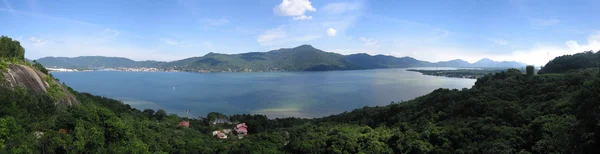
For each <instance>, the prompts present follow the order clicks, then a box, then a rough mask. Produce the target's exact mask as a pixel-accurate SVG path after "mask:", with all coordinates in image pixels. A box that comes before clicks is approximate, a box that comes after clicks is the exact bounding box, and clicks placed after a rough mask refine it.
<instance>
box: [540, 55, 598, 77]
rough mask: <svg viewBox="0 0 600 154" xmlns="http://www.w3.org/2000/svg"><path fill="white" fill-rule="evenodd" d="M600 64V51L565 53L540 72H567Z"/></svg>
mask: <svg viewBox="0 0 600 154" xmlns="http://www.w3.org/2000/svg"><path fill="white" fill-rule="evenodd" d="M599 66H600V51H598V52H596V53H594V52H592V51H586V52H582V53H576V54H573V55H564V56H559V57H556V58H554V59H552V60H551V61H550V62H548V63H547V64H546V65H544V67H542V69H541V70H540V71H539V72H538V73H540V74H544V73H565V72H567V71H569V70H573V69H579V68H592V67H599Z"/></svg>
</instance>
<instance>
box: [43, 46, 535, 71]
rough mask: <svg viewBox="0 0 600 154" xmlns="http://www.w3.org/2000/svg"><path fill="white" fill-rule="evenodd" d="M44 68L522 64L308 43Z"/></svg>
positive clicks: (49, 61) (77, 60)
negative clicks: (344, 50)
mask: <svg viewBox="0 0 600 154" xmlns="http://www.w3.org/2000/svg"><path fill="white" fill-rule="evenodd" d="M37 61H38V62H40V63H41V64H43V65H44V66H47V67H58V68H76V69H100V68H119V67H123V68H141V67H145V68H159V69H162V70H179V71H187V72H271V71H331V70H359V69H377V68H407V67H495V68H520V67H523V66H525V64H523V63H520V62H512V61H493V60H490V59H487V58H484V59H482V60H480V61H477V62H475V63H468V62H466V61H464V60H460V59H457V60H451V61H441V62H437V63H432V62H427V61H422V60H417V59H415V58H412V57H394V56H386V55H369V54H364V53H361V54H351V55H341V54H338V53H333V52H326V51H323V50H320V49H317V48H315V47H313V46H311V45H301V46H298V47H294V48H282V49H278V50H271V51H268V52H249V53H241V54H220V53H212V52H211V53H208V54H206V55H204V56H200V57H190V58H185V59H181V60H176V61H171V62H161V61H133V60H131V59H127V58H120V57H101V56H83V57H74V58H67V57H44V58H40V59H38V60H37Z"/></svg>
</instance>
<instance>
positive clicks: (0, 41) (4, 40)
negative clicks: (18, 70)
mask: <svg viewBox="0 0 600 154" xmlns="http://www.w3.org/2000/svg"><path fill="white" fill-rule="evenodd" d="M0 57H4V58H17V59H19V60H24V59H25V49H24V48H23V47H22V46H21V43H19V41H17V40H13V39H12V38H9V37H7V36H4V35H2V36H1V37H0Z"/></svg>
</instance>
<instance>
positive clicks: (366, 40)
mask: <svg viewBox="0 0 600 154" xmlns="http://www.w3.org/2000/svg"><path fill="white" fill-rule="evenodd" d="M360 41H362V42H363V43H364V45H365V46H366V47H376V46H377V40H375V39H369V38H365V37H360Z"/></svg>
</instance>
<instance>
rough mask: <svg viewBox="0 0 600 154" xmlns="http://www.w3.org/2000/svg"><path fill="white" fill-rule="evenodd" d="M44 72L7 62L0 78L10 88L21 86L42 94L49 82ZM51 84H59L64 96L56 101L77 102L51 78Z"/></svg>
mask: <svg viewBox="0 0 600 154" xmlns="http://www.w3.org/2000/svg"><path fill="white" fill-rule="evenodd" d="M46 76H47V75H46V74H44V73H42V72H40V71H37V70H35V69H33V68H31V67H29V66H26V65H19V64H9V65H8V68H7V69H6V71H3V72H2V79H3V80H4V81H3V83H2V84H4V85H3V86H8V87H10V88H16V87H23V88H25V89H27V90H30V91H32V92H34V93H36V94H43V93H46V92H48V88H49V87H50V84H51V83H48V82H46V80H45V79H46ZM51 82H53V83H52V84H56V85H58V86H59V88H60V90H61V91H62V92H63V93H64V96H63V97H61V98H59V99H58V101H57V102H56V103H57V104H62V105H73V104H79V101H77V98H76V97H75V96H74V95H73V94H71V93H70V92H69V90H67V89H66V88H65V87H63V86H62V85H61V84H58V82H57V81H56V80H54V79H52V80H51Z"/></svg>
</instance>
